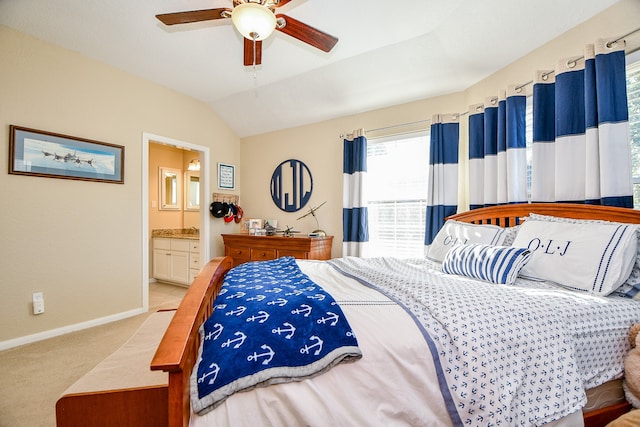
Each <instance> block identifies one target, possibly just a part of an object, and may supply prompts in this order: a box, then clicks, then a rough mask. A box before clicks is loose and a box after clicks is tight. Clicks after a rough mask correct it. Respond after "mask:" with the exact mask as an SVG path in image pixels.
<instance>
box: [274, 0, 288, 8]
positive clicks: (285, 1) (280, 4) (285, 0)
mask: <svg viewBox="0 0 640 427" xmlns="http://www.w3.org/2000/svg"><path fill="white" fill-rule="evenodd" d="M290 1H291V0H280V1H279V2H278V5H277V6H276V7H281V6H284V5H285V4H287V3H289V2H290Z"/></svg>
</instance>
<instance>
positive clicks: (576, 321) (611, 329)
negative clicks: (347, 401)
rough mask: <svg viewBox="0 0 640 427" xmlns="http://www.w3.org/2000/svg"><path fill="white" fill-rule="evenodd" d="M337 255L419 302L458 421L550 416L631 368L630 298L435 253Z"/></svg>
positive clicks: (518, 422)
mask: <svg viewBox="0 0 640 427" xmlns="http://www.w3.org/2000/svg"><path fill="white" fill-rule="evenodd" d="M330 263H332V264H333V265H335V266H336V267H337V268H339V269H340V270H341V271H343V272H345V273H347V274H349V275H351V276H352V277H355V278H358V279H359V280H360V281H362V282H363V283H366V284H369V285H370V286H374V287H375V288H376V289H378V290H381V291H383V292H385V293H386V294H388V295H390V296H392V297H393V299H395V300H397V301H399V302H400V303H401V304H402V305H403V306H404V307H405V308H407V309H408V310H410V311H411V312H412V314H413V315H414V316H415V318H416V320H417V321H418V322H419V324H420V325H421V327H422V328H423V330H424V335H425V339H426V341H427V342H428V343H429V345H430V349H431V352H432V354H433V356H434V361H435V363H436V370H437V372H438V380H439V383H440V385H441V390H442V394H443V396H444V399H445V402H446V404H447V407H448V408H449V411H450V414H451V418H452V420H453V422H454V424H455V425H478V426H530V425H542V424H545V423H548V422H550V421H556V420H558V419H560V418H562V417H563V416H565V415H568V414H570V413H573V412H575V411H577V410H579V409H581V408H582V407H583V406H584V405H585V403H586V395H585V392H584V389H585V388H591V387H595V386H598V385H600V384H603V383H604V382H606V381H608V380H611V379H614V378H618V377H620V376H621V375H622V371H623V365H622V360H623V358H624V355H625V352H626V350H628V344H627V339H626V338H627V334H628V330H629V326H630V325H631V324H632V323H633V322H634V321H637V320H638V319H639V318H640V305H638V303H637V302H636V301H632V300H629V299H625V298H619V297H610V298H602V297H595V296H589V295H585V294H582V293H576V292H573V291H568V290H565V289H562V288H559V287H556V286H552V285H549V284H546V283H543V282H534V281H526V280H519V281H518V285H517V286H511V285H496V284H491V283H487V282H479V281H476V280H473V279H468V278H463V277H460V276H454V275H448V274H444V273H442V272H440V268H439V265H437V264H434V263H432V262H431V261H429V260H425V259H415V260H398V259H393V258H376V259H362V258H342V259H336V260H332V261H331V262H330Z"/></svg>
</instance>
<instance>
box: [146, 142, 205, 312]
mask: <svg viewBox="0 0 640 427" xmlns="http://www.w3.org/2000/svg"><path fill="white" fill-rule="evenodd" d="M162 147H164V148H166V150H164V151H167V152H169V153H171V152H177V153H182V156H180V157H181V158H183V159H184V161H180V162H178V163H175V164H172V166H176V167H174V168H171V167H168V168H167V169H175V171H176V173H179V174H180V179H179V180H178V181H179V182H180V184H179V187H177V186H176V185H178V184H176V185H174V188H173V190H174V191H175V192H174V193H171V194H173V195H175V194H180V202H179V206H176V207H175V211H174V212H171V210H169V211H168V213H169V214H170V215H175V217H176V218H177V217H179V218H181V219H180V220H178V219H176V220H175V221H177V222H174V224H182V227H181V228H191V227H194V228H198V230H199V241H200V265H204V264H205V263H206V262H205V260H208V259H209V254H210V247H209V241H210V239H209V233H210V231H209V221H208V219H209V216H208V209H207V207H206V206H205V205H206V201H207V200H208V197H207V196H206V195H207V194H209V180H210V173H209V169H210V168H209V147H205V146H199V145H195V144H191V143H188V142H184V141H178V140H174V139H171V138H167V137H163V136H159V135H153V134H149V133H143V137H142V163H143V165H142V193H143V194H142V222H143V224H142V234H143V235H142V258H143V260H142V265H143V268H142V285H143V286H142V287H143V289H142V301H143V308H144V310H148V309H149V281H150V278H151V273H150V272H151V264H150V262H151V261H150V260H151V259H152V257H150V252H151V231H150V229H151V226H150V211H151V210H157V209H158V207H159V205H160V204H162V203H163V197H165V196H166V197H169V199H173V196H167V194H168V193H166V191H165V193H164V195H163V192H162V191H160V186H161V184H162V181H161V178H160V170H159V169H160V168H159V167H158V164H159V162H158V161H157V160H154V159H152V158H151V156H152V155H153V154H152V153H157V152H163V150H162V149H160V151H158V148H162ZM196 163H197V164H198V165H199V167H200V168H199V171H198V173H197V176H198V180H197V184H198V185H197V191H198V194H197V197H196V196H195V195H194V194H190V195H188V196H187V197H188V200H186V201H185V199H184V197H183V195H186V194H187V193H188V192H189V191H190V189H191V190H192V191H193V189H194V188H196V186H195V185H194V184H193V181H194V179H193V176H194V175H196V174H194V173H193V171H190V170H189V169H190V166H192V165H195V164H196ZM161 166H166V165H161ZM156 176H157V177H158V179H157V180H155V179H153V180H152V179H150V178H155V177H156ZM185 181H186V182H189V181H191V186H189V185H186V186H185ZM169 187H171V186H169ZM189 200H190V201H191V206H190V207H189ZM195 200H198V201H199V202H200V203H199V208H198V209H195V208H194V206H193V202H194V201H195ZM164 201H166V200H164ZM173 201H176V199H174V200H173ZM154 204H155V206H154Z"/></svg>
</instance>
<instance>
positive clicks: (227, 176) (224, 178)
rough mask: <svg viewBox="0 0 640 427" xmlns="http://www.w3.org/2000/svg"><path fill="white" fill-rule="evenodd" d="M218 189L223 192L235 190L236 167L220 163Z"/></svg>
mask: <svg viewBox="0 0 640 427" xmlns="http://www.w3.org/2000/svg"><path fill="white" fill-rule="evenodd" d="M218 188H220V189H223V190H234V189H235V188H236V168H235V166H233V165H227V164H224V163H218Z"/></svg>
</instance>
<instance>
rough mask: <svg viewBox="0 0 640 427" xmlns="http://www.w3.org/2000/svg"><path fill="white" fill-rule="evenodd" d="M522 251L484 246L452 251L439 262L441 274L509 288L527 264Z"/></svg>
mask: <svg viewBox="0 0 640 427" xmlns="http://www.w3.org/2000/svg"><path fill="white" fill-rule="evenodd" d="M530 255H531V252H530V251H529V250H528V249H525V248H516V247H508V246H492V245H483V244H470V245H459V246H455V247H453V248H452V249H451V250H450V251H449V252H447V255H445V257H444V261H443V262H442V271H443V272H445V273H447V274H458V275H460V276H467V277H471V278H474V279H479V280H484V281H486V282H492V283H498V284H503V285H510V284H512V283H513V282H515V280H516V278H517V277H518V273H519V272H520V270H521V269H522V267H524V266H525V265H526V263H527V261H529V257H530Z"/></svg>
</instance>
